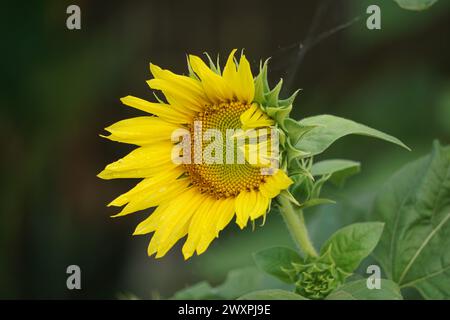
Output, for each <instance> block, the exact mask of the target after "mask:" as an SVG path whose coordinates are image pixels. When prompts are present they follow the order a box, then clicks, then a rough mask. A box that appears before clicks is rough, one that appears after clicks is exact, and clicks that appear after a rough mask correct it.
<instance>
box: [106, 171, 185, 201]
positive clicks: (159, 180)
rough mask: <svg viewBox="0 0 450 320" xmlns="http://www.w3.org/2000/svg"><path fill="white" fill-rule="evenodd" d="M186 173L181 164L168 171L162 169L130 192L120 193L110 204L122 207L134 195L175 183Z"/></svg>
mask: <svg viewBox="0 0 450 320" xmlns="http://www.w3.org/2000/svg"><path fill="white" fill-rule="evenodd" d="M183 173H184V169H183V168H182V167H181V166H178V167H174V168H172V169H170V170H167V171H162V172H159V173H157V174H155V175H154V176H152V177H151V178H145V179H143V180H142V181H141V182H139V183H138V184H137V185H136V186H135V187H134V188H133V189H131V190H129V191H128V192H126V193H124V194H122V195H120V196H119V197H117V198H116V199H114V200H113V201H111V203H109V204H108V207H109V206H115V207H120V206H123V205H125V204H127V203H128V202H130V201H131V200H132V199H133V197H134V196H136V195H138V194H141V193H144V194H145V193H149V192H150V191H151V190H153V189H155V188H156V189H158V186H161V185H162V186H164V184H171V183H173V182H174V181H175V180H176V179H177V178H178V177H179V176H181V175H182V174H183Z"/></svg>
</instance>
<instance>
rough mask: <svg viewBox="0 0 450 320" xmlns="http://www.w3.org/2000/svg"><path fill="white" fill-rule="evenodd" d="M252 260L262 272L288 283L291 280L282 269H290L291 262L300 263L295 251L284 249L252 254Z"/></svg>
mask: <svg viewBox="0 0 450 320" xmlns="http://www.w3.org/2000/svg"><path fill="white" fill-rule="evenodd" d="M253 259H254V260H255V263H256V265H257V266H258V268H260V269H261V270H262V271H264V272H266V273H268V274H270V275H272V276H274V277H277V278H278V279H280V280H282V281H284V282H288V283H291V282H292V280H291V279H290V277H289V275H288V274H287V273H286V272H285V271H283V269H292V262H296V263H299V262H301V261H302V259H301V257H300V256H299V254H298V253H297V252H296V251H294V250H292V249H289V248H285V247H273V248H268V249H263V250H261V251H258V252H256V253H254V254H253Z"/></svg>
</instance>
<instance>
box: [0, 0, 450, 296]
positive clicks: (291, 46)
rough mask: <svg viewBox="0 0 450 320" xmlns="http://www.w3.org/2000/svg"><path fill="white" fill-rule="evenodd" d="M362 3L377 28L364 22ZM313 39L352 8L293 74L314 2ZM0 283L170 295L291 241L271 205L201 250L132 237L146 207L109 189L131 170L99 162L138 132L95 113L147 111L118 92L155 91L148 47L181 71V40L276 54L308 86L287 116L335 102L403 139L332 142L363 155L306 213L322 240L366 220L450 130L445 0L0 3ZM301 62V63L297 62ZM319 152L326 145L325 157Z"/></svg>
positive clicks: (27, 290) (189, 45)
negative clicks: (124, 209) (380, 197)
mask: <svg viewBox="0 0 450 320" xmlns="http://www.w3.org/2000/svg"><path fill="white" fill-rule="evenodd" d="M69 4H77V5H79V6H80V7H81V15H82V29H81V30H78V31H70V30H68V29H67V28H66V18H67V16H68V15H67V14H66V8H67V6H68V5H69ZM369 4H378V5H379V6H380V7H381V14H382V16H381V18H382V29H381V30H374V31H370V30H368V29H367V28H366V26H365V23H366V18H367V14H366V13H365V11H366V8H367V6H368V5H369ZM320 5H323V12H322V13H323V14H322V16H321V17H320V19H319V22H318V28H317V29H316V30H314V32H313V34H312V35H311V36H312V39H314V38H317V36H318V35H319V34H320V33H321V32H324V31H327V30H330V29H331V28H333V27H336V26H338V25H340V24H342V23H345V22H347V21H350V20H352V19H353V18H355V17H357V16H360V17H361V19H360V20H359V21H358V22H356V23H354V24H353V25H352V26H351V27H349V28H347V29H345V30H344V31H341V32H339V33H337V34H335V35H333V36H332V37H330V38H327V39H325V40H324V41H322V42H320V43H319V44H318V45H317V46H315V47H314V48H312V49H311V50H310V51H308V52H307V53H306V55H305V58H304V60H303V62H302V64H300V66H299V69H298V70H297V72H296V73H294V71H295V70H293V66H294V65H295V59H296V56H297V54H298V45H299V43H300V42H301V41H302V40H303V39H304V38H305V37H306V36H307V34H308V29H309V27H310V25H311V21H312V20H313V16H314V14H315V12H317V7H318V6H320ZM2 6H3V8H2V10H1V12H2V19H1V20H0V29H1V30H2V40H3V41H2V43H3V45H2V50H1V51H0V57H1V59H0V64H1V70H2V77H1V80H0V81H1V88H2V89H1V90H2V95H1V110H0V141H1V150H2V151H1V152H2V157H1V158H0V159H1V160H0V161H1V192H0V197H1V201H0V206H1V208H0V298H75V299H76V298H117V297H118V296H120V294H128V293H132V294H135V295H137V296H139V297H142V298H158V297H161V298H167V297H170V296H171V295H172V294H173V293H174V292H175V291H177V290H180V289H182V288H185V287H186V286H188V285H191V284H194V283H196V282H197V281H199V280H203V279H206V280H208V281H209V282H210V283H212V284H217V283H220V282H221V281H223V279H224V278H225V275H226V273H227V272H228V271H229V270H231V269H233V268H238V267H242V266H248V265H252V259H251V253H252V252H254V251H256V250H258V249H260V248H263V247H267V246H271V245H277V244H278V245H279V244H282V245H292V244H291V240H290V238H289V235H288V233H287V231H286V229H285V227H284V225H283V222H282V221H281V218H280V216H279V215H278V214H277V213H273V214H270V215H269V216H268V219H267V222H266V225H265V226H264V227H262V228H260V227H256V228H255V229H254V230H252V228H251V227H250V228H247V229H245V230H244V231H239V229H238V227H237V226H236V225H235V224H234V223H233V224H231V225H230V226H229V227H228V228H227V229H226V230H225V231H224V232H223V234H221V237H220V238H219V239H218V240H216V241H215V242H213V244H212V246H211V247H210V249H209V250H208V251H207V252H206V253H205V254H203V255H201V256H200V257H193V258H191V259H190V260H189V261H187V262H185V261H183V258H182V255H181V252H180V246H179V245H177V246H176V248H174V249H173V250H171V251H170V253H169V254H168V255H167V256H166V257H165V258H163V259H160V260H155V259H154V258H149V257H147V255H146V248H147V244H148V241H149V236H143V237H132V236H131V233H132V232H133V230H134V227H135V225H136V224H137V223H138V222H139V221H141V220H142V219H144V217H146V216H147V215H148V213H149V211H148V210H147V212H142V213H137V214H134V215H130V216H127V217H125V218H120V219H110V218H109V216H110V215H112V214H114V213H116V210H114V208H107V207H106V204H107V203H108V202H109V201H110V200H112V199H113V198H115V197H116V196H117V195H119V194H120V193H123V192H125V191H126V190H127V189H128V188H129V187H130V186H132V185H134V184H135V183H136V181H132V180H129V181H127V180H115V181H102V180H100V179H98V178H97V177H96V174H97V173H98V172H99V171H100V170H101V169H103V167H104V166H105V165H106V164H107V163H109V162H112V161H113V160H116V159H117V158H119V157H121V156H123V155H125V154H126V153H127V152H128V151H129V150H131V149H132V147H131V146H127V145H123V144H117V143H113V142H109V141H106V140H104V139H101V138H100V137H99V136H98V135H99V134H100V133H102V132H103V131H102V130H103V128H104V127H105V126H107V125H109V124H111V123H113V122H115V121H118V120H121V119H124V118H127V117H132V116H137V115H140V113H139V112H138V111H135V110H132V109H130V108H127V107H124V106H123V105H121V103H120V101H119V98H120V97H123V96H126V95H128V94H132V95H136V96H139V97H142V98H147V99H152V93H151V91H150V90H149V89H148V87H147V84H146V83H145V80H147V79H149V78H150V74H149V69H148V63H149V62H150V61H152V62H154V63H156V64H158V65H160V66H163V67H165V68H170V69H172V70H174V71H177V72H186V67H185V61H186V60H185V54H186V53H195V54H202V52H204V51H207V52H209V53H210V54H212V55H214V56H215V55H216V54H220V55H221V56H222V57H224V56H226V55H227V54H228V52H229V51H230V50H231V49H232V48H245V50H246V54H247V56H248V57H249V58H250V61H251V63H252V67H253V70H254V71H255V72H256V71H257V67H258V63H259V60H260V59H265V58H267V57H272V59H271V61H270V79H271V81H272V83H275V82H276V81H277V80H278V79H279V78H280V77H284V78H289V77H292V79H293V81H292V89H293V88H302V89H303V91H302V92H301V94H300V95H299V96H298V98H297V100H296V102H295V106H294V111H293V117H295V118H297V119H300V118H302V117H305V116H310V115H315V114H321V113H331V114H335V115H338V116H343V117H347V118H351V119H353V120H355V121H358V122H361V123H364V124H367V125H369V126H372V127H375V128H377V129H380V130H383V131H385V132H387V133H390V134H392V135H395V136H397V137H399V138H400V139H402V140H403V141H404V142H405V143H406V144H408V145H409V146H410V147H411V148H412V149H413V151H412V152H405V151H404V150H402V149H400V148H397V147H395V146H392V145H388V144H385V143H383V142H379V141H374V140H370V139H367V138H363V137H351V138H346V139H345V140H343V141H340V142H338V143H337V144H335V145H334V146H333V147H332V148H331V149H329V151H328V152H326V153H325V155H324V157H325V158H332V157H338V158H348V159H353V160H358V161H361V162H362V164H363V165H362V172H361V173H360V174H359V175H358V176H356V177H354V178H352V179H351V180H350V181H348V183H347V184H346V185H345V186H344V188H342V189H339V190H338V189H333V188H332V187H330V188H328V189H326V190H325V192H326V193H327V195H328V197H332V198H334V199H336V200H338V204H337V205H326V206H322V207H318V208H317V209H311V210H310V211H307V212H306V219H307V220H308V223H309V225H310V228H311V232H312V237H313V239H314V241H315V243H316V244H321V243H322V241H323V240H324V239H326V238H327V237H328V236H329V235H330V234H331V233H332V232H333V231H334V230H336V229H337V228H339V227H340V226H342V225H346V224H348V223H351V222H353V221H364V220H365V219H367V218H366V217H367V216H368V214H369V213H370V207H371V202H372V199H373V197H374V195H375V193H376V192H377V190H379V189H380V188H381V187H382V183H383V182H384V181H385V180H386V179H387V177H389V176H390V175H391V174H392V173H393V172H394V171H395V170H396V169H398V168H399V167H400V166H401V165H402V164H404V163H406V162H408V161H410V160H413V159H416V158H417V157H419V156H420V155H423V154H425V153H426V152H428V150H429V149H430V147H431V141H432V140H433V139H434V138H438V139H439V140H441V142H442V143H443V144H448V143H449V142H450V63H449V57H450V42H449V41H448V40H449V38H448V35H449V31H450V10H449V9H450V2H449V1H443V0H442V1H438V2H437V4H436V5H434V6H433V7H432V8H431V9H429V10H427V11H423V12H413V11H406V10H403V9H400V8H399V7H398V6H397V4H396V3H395V2H394V1H391V0H383V1H376V0H370V1H366V0H364V1H361V0H353V1H351V0H347V1H344V0H342V1H326V0H325V1H306V0H305V1H300V0H296V1H284V0H278V1H264V2H263V1H257V0H251V1H242V0H239V1H238V0H229V1H206V0H204V1H186V2H182V1H127V2H124V1H80V0H78V1H73V2H67V1H32V2H25V1H15V2H13V1H10V2H4V3H3V4H2ZM293 73H294V76H292V74H293ZM324 157H322V158H324ZM71 264H76V265H79V266H80V267H81V270H82V290H79V291H77V290H74V291H69V290H67V288H66V278H67V274H66V268H67V266H68V265H71Z"/></svg>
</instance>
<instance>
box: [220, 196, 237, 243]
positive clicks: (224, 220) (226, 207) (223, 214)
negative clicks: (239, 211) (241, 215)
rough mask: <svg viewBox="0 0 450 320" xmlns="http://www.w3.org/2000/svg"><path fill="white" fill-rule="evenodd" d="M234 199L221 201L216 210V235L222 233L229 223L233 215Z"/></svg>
mask: <svg viewBox="0 0 450 320" xmlns="http://www.w3.org/2000/svg"><path fill="white" fill-rule="evenodd" d="M235 201H236V200H235V199H234V198H226V199H224V200H223V202H222V204H221V206H220V207H219V208H218V209H217V212H218V214H219V215H218V218H217V224H216V233H217V234H218V233H219V231H222V230H223V229H224V228H225V227H226V226H227V225H228V224H229V223H230V221H231V219H232V218H233V216H234V213H235V208H234V207H235Z"/></svg>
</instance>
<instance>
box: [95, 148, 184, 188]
mask: <svg viewBox="0 0 450 320" xmlns="http://www.w3.org/2000/svg"><path fill="white" fill-rule="evenodd" d="M172 148H173V145H172V144H171V143H158V144H154V145H152V146H145V147H139V148H137V149H135V150H133V151H131V152H130V153H129V154H128V155H126V156H125V157H123V158H122V159H119V160H117V161H116V162H113V163H111V164H109V165H107V166H106V167H105V169H104V170H103V171H102V172H100V173H99V174H98V177H99V178H101V179H105V180H108V179H118V178H147V177H151V176H152V175H154V174H156V173H158V172H161V171H163V170H170V169H172V168H174V167H176V165H175V164H174V163H173V162H172V155H171V152H172Z"/></svg>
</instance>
